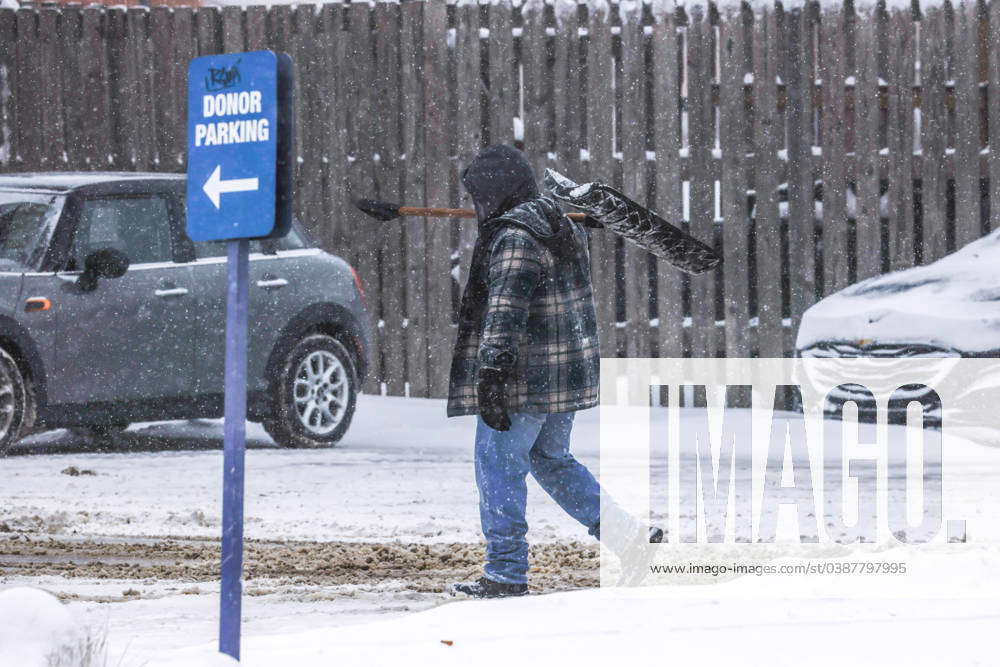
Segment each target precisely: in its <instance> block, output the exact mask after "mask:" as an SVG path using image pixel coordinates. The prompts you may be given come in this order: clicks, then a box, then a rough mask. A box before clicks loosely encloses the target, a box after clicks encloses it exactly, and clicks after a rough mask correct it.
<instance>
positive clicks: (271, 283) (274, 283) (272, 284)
mask: <svg viewBox="0 0 1000 667" xmlns="http://www.w3.org/2000/svg"><path fill="white" fill-rule="evenodd" d="M287 284H288V281H287V280H285V279H284V278H265V279H264V280H258V281H257V287H262V288H264V289H280V288H282V287H284V286H285V285H287Z"/></svg>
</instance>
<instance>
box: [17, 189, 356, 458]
mask: <svg viewBox="0 0 1000 667" xmlns="http://www.w3.org/2000/svg"><path fill="white" fill-rule="evenodd" d="M184 198H185V179H184V177H183V176H182V175H176V174H151V173H146V174H142V173H86V174H72V173H48V174H41V173H39V174H8V175H4V176H0V454H2V453H3V452H4V451H5V450H6V449H7V448H9V446H10V445H11V444H13V443H14V442H15V441H16V440H17V439H18V438H19V437H21V436H23V435H25V434H27V433H28V432H31V431H32V430H40V429H44V428H57V427H76V428H82V429H84V430H89V431H90V432H91V433H93V434H95V435H107V434H109V433H112V432H114V431H115V430H119V429H123V428H125V427H126V426H127V425H128V424H129V423H131V422H137V421H151V420H169V419H190V418H204V417H217V416H221V415H222V411H223V370H224V356H225V355H224V350H225V308H226V245H225V243H221V242H219V243H192V242H191V241H190V240H189V239H188V237H187V235H186V234H185V231H184V229H185V217H184V216H185V206H184ZM250 252H251V254H250V323H251V327H250V328H251V330H250V349H249V368H248V373H249V374H248V383H249V395H248V412H249V416H250V419H251V420H254V421H259V422H262V423H263V425H264V427H265V429H266V430H267V432H268V433H269V434H270V435H271V436H272V437H273V438H274V440H275V441H276V442H278V443H279V444H281V445H285V446H291V447H322V446H329V445H332V444H334V443H336V442H337V441H338V440H339V439H340V438H341V437H343V435H344V433H345V432H346V431H347V428H348V426H349V425H350V422H351V417H352V415H353V412H354V406H355V397H356V394H357V391H358V387H359V382H360V380H361V378H362V377H364V374H365V372H366V369H367V365H368V364H367V355H368V354H369V350H370V349H371V336H372V330H371V324H370V321H369V318H368V315H367V314H366V313H365V307H364V295H363V292H362V287H361V283H360V281H359V280H358V277H357V274H356V273H355V272H354V270H353V269H352V268H351V267H350V266H349V265H348V264H347V263H346V262H345V261H344V260H342V259H340V258H339V257H335V256H333V255H329V254H327V253H325V252H323V251H322V250H320V249H319V248H317V247H315V245H314V244H313V243H312V242H311V241H310V240H309V239H308V237H307V236H306V235H305V234H304V233H303V231H302V230H301V229H300V228H299V225H298V224H296V225H294V227H293V230H292V231H291V233H289V234H288V235H287V236H286V237H284V238H281V239H276V240H269V241H252V242H251V248H250Z"/></svg>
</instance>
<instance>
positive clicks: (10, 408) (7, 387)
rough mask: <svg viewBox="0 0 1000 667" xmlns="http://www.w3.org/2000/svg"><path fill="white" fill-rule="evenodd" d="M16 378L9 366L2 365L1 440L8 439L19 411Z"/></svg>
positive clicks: (0, 374) (0, 389) (0, 382)
mask: <svg viewBox="0 0 1000 667" xmlns="http://www.w3.org/2000/svg"><path fill="white" fill-rule="evenodd" d="M16 399H17V397H16V395H15V389H14V378H13V377H11V373H10V369H9V368H8V367H7V364H2V363H0V440H2V439H4V438H6V437H7V434H8V433H10V429H11V426H13V424H14V413H15V412H16V410H17V405H16Z"/></svg>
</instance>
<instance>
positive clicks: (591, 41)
mask: <svg viewBox="0 0 1000 667" xmlns="http://www.w3.org/2000/svg"><path fill="white" fill-rule="evenodd" d="M610 18H611V17H610V8H609V7H608V5H607V4H606V3H603V2H602V3H595V4H593V5H591V6H590V12H589V16H588V27H587V35H588V36H587V97H586V105H587V147H588V150H589V161H588V163H587V164H588V166H589V171H590V173H589V178H590V179H591V180H592V181H600V182H602V183H612V182H613V181H614V161H613V156H614V135H613V134H612V123H613V113H614V107H613V105H612V104H611V100H613V99H614V89H613V88H612V85H611V84H612V76H613V70H614V61H613V59H612V55H613V54H612V48H611V46H612V45H611V21H610ZM590 253H591V255H590V257H591V262H590V264H591V273H592V279H593V282H594V304H595V309H596V311H597V327H598V335H599V337H600V340H601V355H602V356H605V357H614V356H616V355H617V349H618V340H617V338H618V330H617V327H616V326H615V323H616V320H617V317H616V313H617V308H616V304H617V294H616V292H617V289H616V285H617V276H618V272H617V268H616V266H615V239H614V238H612V237H611V236H609V235H607V234H602V233H601V232H595V233H593V234H592V235H591V243H590Z"/></svg>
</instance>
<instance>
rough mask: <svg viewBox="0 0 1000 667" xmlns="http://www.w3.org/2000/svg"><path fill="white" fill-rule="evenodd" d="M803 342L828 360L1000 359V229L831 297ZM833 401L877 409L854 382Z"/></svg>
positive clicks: (817, 309) (811, 320)
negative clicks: (930, 260) (854, 388)
mask: <svg viewBox="0 0 1000 667" xmlns="http://www.w3.org/2000/svg"><path fill="white" fill-rule="evenodd" d="M795 347H796V353H797V354H798V355H799V356H800V357H803V358H821V359H844V358H858V357H873V358H919V357H926V358H941V357H945V358H947V357H953V358H958V357H998V356H1000V230H997V231H994V232H993V233H991V234H989V235H987V236H985V237H983V238H981V239H979V240H977V241H974V242H972V243H970V244H968V245H966V246H965V247H963V248H961V249H960V250H958V251H957V252H954V253H952V254H951V255H948V256H947V257H943V258H941V259H940V260H938V261H936V262H934V263H932V264H928V265H925V266H917V267H913V268H910V269H905V270H902V271H896V272H893V273H887V274H885V275H881V276H876V277H874V278H869V279H868V280H864V281H862V282H859V283H857V284H854V285H851V286H850V287H847V288H845V289H843V290H841V291H840V292H837V293H836V294H832V295H830V296H828V297H826V298H825V299H823V300H821V301H819V302H818V303H816V304H815V305H813V306H812V307H811V308H810V309H809V310H807V311H806V312H805V314H804V315H803V317H802V323H801V325H800V326H799V331H798V336H797V338H796V342H795ZM923 391H926V390H923ZM829 398H830V401H831V402H832V403H833V404H834V405H829V404H828V406H827V407H828V408H832V407H836V406H835V404H836V403H837V402H843V401H847V400H854V401H856V402H857V404H858V408H859V413H861V414H862V415H864V414H866V413H870V412H871V411H872V410H874V406H872V405H870V404H869V402H868V401H866V399H865V394H862V393H858V392H856V391H851V388H850V387H848V388H846V389H844V388H839V389H837V390H834V391H833V392H831V394H830V395H829ZM912 398H913V399H916V400H919V398H920V393H919V390H918V391H917V392H916V393H914V395H913V396H912ZM904 409H905V408H904ZM894 416H895V417H902V414H900V415H893V414H890V419H892V418H893V417H894ZM924 416H925V419H927V420H930V421H932V422H933V421H934V420H935V418H936V417H937V416H938V415H936V414H934V413H928V412H926V411H925V415H924Z"/></svg>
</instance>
